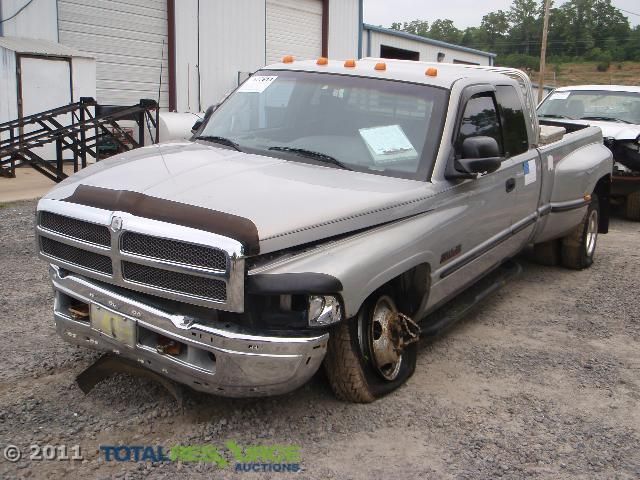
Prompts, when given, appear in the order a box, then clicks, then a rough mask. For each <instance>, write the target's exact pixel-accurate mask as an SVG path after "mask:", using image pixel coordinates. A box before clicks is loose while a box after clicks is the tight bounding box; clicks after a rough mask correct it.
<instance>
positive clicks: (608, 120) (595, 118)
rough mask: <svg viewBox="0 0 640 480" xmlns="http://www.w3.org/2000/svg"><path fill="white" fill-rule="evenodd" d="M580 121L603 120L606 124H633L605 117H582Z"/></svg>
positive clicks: (620, 119)
mask: <svg viewBox="0 0 640 480" xmlns="http://www.w3.org/2000/svg"><path fill="white" fill-rule="evenodd" d="M580 120H602V121H605V122H618V123H631V122H629V121H627V120H623V119H622V118H616V117H604V116H598V115H594V116H589V117H581V118H580Z"/></svg>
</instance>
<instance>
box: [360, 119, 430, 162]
mask: <svg viewBox="0 0 640 480" xmlns="http://www.w3.org/2000/svg"><path fill="white" fill-rule="evenodd" d="M359 131H360V135H361V136H362V138H363V140H364V141H365V143H366V144H367V147H368V148H369V151H370V152H371V155H372V156H373V160H374V161H375V162H376V164H386V163H394V162H396V161H401V160H406V159H410V158H416V157H417V156H418V152H416V149H415V148H413V145H412V144H411V142H410V141H409V139H408V138H407V136H406V135H405V134H404V131H403V130H402V127H400V125H387V126H384V127H372V128H361V129H360V130H359Z"/></svg>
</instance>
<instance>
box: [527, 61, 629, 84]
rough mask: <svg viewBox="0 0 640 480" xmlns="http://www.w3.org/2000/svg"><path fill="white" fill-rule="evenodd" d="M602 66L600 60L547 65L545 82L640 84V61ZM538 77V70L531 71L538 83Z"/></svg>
mask: <svg viewBox="0 0 640 480" xmlns="http://www.w3.org/2000/svg"><path fill="white" fill-rule="evenodd" d="M599 66H600V68H598V67H599ZM602 67H603V66H602V65H599V62H581V63H560V64H551V65H547V71H546V74H545V82H544V83H545V84H546V85H552V86H556V87H564V86H567V85H585V84H587V85H591V84H593V85H636V86H638V85H640V62H614V63H612V64H611V65H610V66H609V67H608V68H607V69H604V68H602ZM554 73H555V78H554ZM538 79H539V76H538V72H531V80H532V81H534V82H536V83H537V82H538Z"/></svg>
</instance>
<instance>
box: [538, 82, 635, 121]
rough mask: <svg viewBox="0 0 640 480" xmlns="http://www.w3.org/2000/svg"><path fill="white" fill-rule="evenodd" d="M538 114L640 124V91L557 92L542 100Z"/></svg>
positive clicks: (541, 115)
mask: <svg viewBox="0 0 640 480" xmlns="http://www.w3.org/2000/svg"><path fill="white" fill-rule="evenodd" d="M538 116H540V117H543V118H544V117H551V118H554V117H556V118H569V119H572V120H580V119H586V120H602V121H613V122H621V123H634V124H640V93H634V92H609V91H606V90H574V91H564V92H554V93H552V94H551V95H549V96H548V97H547V98H546V99H545V100H544V102H542V103H541V104H540V106H539V107H538Z"/></svg>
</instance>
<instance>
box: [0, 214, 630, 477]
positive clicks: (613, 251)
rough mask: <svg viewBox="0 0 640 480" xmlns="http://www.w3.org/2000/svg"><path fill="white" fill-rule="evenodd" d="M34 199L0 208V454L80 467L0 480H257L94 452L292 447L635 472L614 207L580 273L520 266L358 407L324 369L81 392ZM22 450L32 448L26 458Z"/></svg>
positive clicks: (405, 459) (440, 470) (371, 472)
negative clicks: (297, 381)
mask: <svg viewBox="0 0 640 480" xmlns="http://www.w3.org/2000/svg"><path fill="white" fill-rule="evenodd" d="M34 207H35V203H34V202H25V203H16V204H10V205H4V206H0V238H1V239H2V246H1V247H0V288H1V291H2V297H1V298H0V316H1V318H2V321H1V322H0V351H1V352H4V355H3V362H2V364H1V366H0V448H4V446H5V445H6V444H9V443H11V444H15V445H18V446H20V447H21V448H23V449H25V451H27V452H28V451H29V450H28V447H29V445H31V444H39V445H45V444H53V445H63V444H66V445H76V444H78V445H80V446H81V448H82V453H83V455H84V458H85V460H84V461H76V462H71V461H35V460H28V459H24V458H23V459H22V460H20V461H19V462H17V463H15V464H12V463H9V462H8V461H6V460H4V459H3V458H1V457H0V477H2V478H62V477H63V476H66V477H67V478H132V479H135V478H211V477H215V478H237V477H239V476H242V477H243V478H265V477H268V476H269V474H265V473H244V474H238V473H235V472H233V467H228V468H226V469H219V468H217V467H216V466H215V465H210V464H203V463H196V464H193V463H184V464H181V463H168V462H167V463H157V464H152V463H150V462H147V463H135V462H130V463H118V462H105V461H104V456H103V455H102V454H100V455H99V454H98V446H99V445H101V444H102V445H106V444H129V445H164V446H167V447H169V446H171V445H203V444H214V445H216V446H220V447H222V446H223V444H224V442H225V441H227V440H232V439H233V440H236V441H237V442H238V443H239V444H241V445H273V444H295V445H299V446H300V447H301V457H302V462H301V465H302V467H303V471H302V472H300V473H297V474H292V473H286V474H285V473H280V474H272V476H274V477H276V478H277V477H283V476H284V477H294V476H295V477H296V478H340V479H342V478H354V479H359V478H362V479H369V478H385V479H386V478H455V479H467V478H468V479H476V478H496V477H502V478H553V479H569V478H571V479H573V478H619V479H625V478H634V479H635V478H639V477H640V408H639V401H640V349H639V346H640V302H638V296H637V292H638V280H640V259H639V257H640V251H639V250H638V246H639V245H640V242H639V241H638V238H639V234H640V224H638V223H631V222H627V221H623V220H619V219H615V220H614V221H613V224H612V229H611V233H610V234H609V235H606V236H602V237H600V240H599V248H598V258H597V260H596V263H595V265H594V266H593V267H592V268H591V269H590V270H587V271H582V272H573V271H566V270H562V269H559V268H549V267H541V266H537V265H534V264H531V263H528V262H527V261H526V260H523V266H524V272H523V274H522V275H521V276H520V277H519V278H518V279H517V280H515V281H513V282H511V283H510V284H509V285H507V286H506V287H504V288H503V289H502V290H501V291H499V292H498V293H497V294H495V295H493V296H492V297H491V298H490V299H489V300H487V301H486V303H485V304H484V305H482V306H481V307H480V308H478V309H476V311H475V312H474V313H473V314H471V315H469V316H468V317H467V318H466V319H465V320H464V321H463V322H462V323H460V324H459V325H457V326H456V327H455V328H454V329H453V330H452V331H451V332H449V333H448V334H447V335H446V336H444V337H443V338H441V339H439V340H436V341H433V342H424V343H423V344H422V347H421V351H420V354H419V357H418V368H417V370H416V373H415V375H414V376H413V377H412V378H411V379H410V381H409V382H408V383H407V385H405V386H404V387H403V388H401V389H400V390H399V391H397V392H396V393H394V394H392V395H389V396H387V397H386V398H383V399H381V400H379V401H377V402H375V403H373V404H370V405H352V404H347V403H342V402H339V401H337V400H335V399H334V398H333V396H332V394H331V392H330V390H329V387H328V385H327V382H326V380H325V379H324V378H323V377H322V375H317V376H316V377H315V378H314V379H313V380H312V381H311V382H310V383H309V384H308V385H306V386H305V387H303V388H301V389H300V390H298V391H296V392H294V393H292V394H290V395H285V396H282V397H278V398H269V399H258V400H231V399H225V398H216V397H210V396H206V395H202V394H199V393H195V392H191V391H189V392H188V393H187V395H186V401H185V404H184V406H183V408H182V409H181V408H179V407H178V405H177V403H176V401H175V400H174V399H173V397H171V396H170V395H169V394H168V393H167V392H166V391H165V390H164V389H162V388H161V387H159V386H157V385H156V384H153V383H151V382H149V381H147V380H144V379H139V378H132V377H128V376H124V375H120V376H116V377H114V378H112V379H110V380H108V381H105V382H103V383H102V384H100V385H99V386H98V387H96V388H95V389H94V390H93V391H92V392H91V393H90V394H89V395H86V396H85V395H83V394H82V392H81V391H80V390H79V389H78V388H77V386H76V384H75V381H74V379H75V375H77V374H78V373H79V372H81V371H82V370H83V369H84V368H86V367H87V366H88V365H89V364H90V363H91V362H92V361H94V360H95V359H96V358H97V355H96V354H94V353H92V352H90V351H88V350H84V349H81V348H76V347H74V346H71V345H69V344H66V343H64V342H63V341H62V340H61V339H59V338H58V337H57V336H56V334H55V332H54V327H53V321H52V315H51V307H52V299H53V296H52V293H51V288H50V286H49V283H48V281H47V277H46V266H45V264H44V263H43V262H41V261H39V260H37V259H36V257H35V252H34V236H33V211H34ZM27 456H28V455H27Z"/></svg>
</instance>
